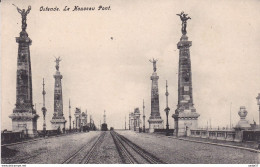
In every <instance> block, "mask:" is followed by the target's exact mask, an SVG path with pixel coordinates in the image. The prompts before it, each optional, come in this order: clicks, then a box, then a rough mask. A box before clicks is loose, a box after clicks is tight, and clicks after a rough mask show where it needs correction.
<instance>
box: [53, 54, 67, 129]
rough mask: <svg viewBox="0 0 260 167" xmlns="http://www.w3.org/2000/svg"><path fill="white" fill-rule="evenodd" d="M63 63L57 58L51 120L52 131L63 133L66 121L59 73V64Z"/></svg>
mask: <svg viewBox="0 0 260 167" xmlns="http://www.w3.org/2000/svg"><path fill="white" fill-rule="evenodd" d="M60 61H61V59H60V58H56V60H55V62H56V66H55V67H56V73H55V75H53V77H54V79H55V85H54V113H53V117H52V120H51V124H52V129H53V130H57V129H60V130H61V131H63V129H65V124H66V122H67V121H66V120H65V118H64V116H63V99H62V85H61V79H62V75H61V74H60V71H59V62H60Z"/></svg>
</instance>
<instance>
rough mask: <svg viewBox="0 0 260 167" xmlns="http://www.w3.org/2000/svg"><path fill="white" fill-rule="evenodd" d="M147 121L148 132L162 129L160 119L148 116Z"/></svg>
mask: <svg viewBox="0 0 260 167" xmlns="http://www.w3.org/2000/svg"><path fill="white" fill-rule="evenodd" d="M148 122H149V133H153V132H154V129H163V120H162V119H153V118H151V117H150V119H149V120H148Z"/></svg>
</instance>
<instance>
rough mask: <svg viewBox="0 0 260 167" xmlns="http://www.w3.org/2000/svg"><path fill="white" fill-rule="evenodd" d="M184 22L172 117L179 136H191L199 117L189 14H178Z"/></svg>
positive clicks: (179, 43)
mask: <svg viewBox="0 0 260 167" xmlns="http://www.w3.org/2000/svg"><path fill="white" fill-rule="evenodd" d="M177 15H179V16H180V18H181V20H182V37H181V39H180V41H179V42H178V44H177V47H178V49H179V74H178V105H177V109H176V110H175V114H173V115H172V117H173V118H174V122H175V131H176V132H177V133H178V136H185V135H189V131H190V129H196V128H197V126H198V123H197V122H198V117H199V116H200V115H199V114H198V113H196V109H195V108H194V104H193V95H192V78H191V60H190V49H189V48H190V46H191V41H188V37H187V36H186V33H187V31H186V26H187V20H188V19H190V17H187V14H184V12H182V13H181V14H177Z"/></svg>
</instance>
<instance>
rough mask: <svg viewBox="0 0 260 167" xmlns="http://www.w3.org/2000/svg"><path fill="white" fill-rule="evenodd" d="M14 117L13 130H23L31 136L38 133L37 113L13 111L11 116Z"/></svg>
mask: <svg viewBox="0 0 260 167" xmlns="http://www.w3.org/2000/svg"><path fill="white" fill-rule="evenodd" d="M9 117H10V118H11V119H12V128H13V132H21V131H23V132H24V133H25V134H27V135H28V136H29V137H35V136H36V135H37V119H38V117H39V116H38V115H37V114H32V113H13V114H12V115H10V116H9Z"/></svg>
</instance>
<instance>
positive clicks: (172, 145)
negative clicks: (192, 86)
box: [1, 131, 260, 164]
mask: <svg viewBox="0 0 260 167" xmlns="http://www.w3.org/2000/svg"><path fill="white" fill-rule="evenodd" d="M117 132H118V133H119V134H121V135H123V136H125V137H126V138H128V139H129V140H131V141H132V142H133V143H135V144H137V145H138V146H140V147H142V148H143V149H145V150H146V151H148V152H149V153H152V154H153V155H155V156H156V157H158V158H159V159H161V160H162V161H163V162H167V163H172V164H175V163H176V164H181V163H185V164H190V163H197V164H198V163H206V164H208V163H217V164H229V163H234V164H237V163H245V164H259V162H260V161H259V160H260V154H259V153H254V152H250V151H246V150H240V149H234V148H227V147H221V146H214V145H209V144H202V143H194V142H188V141H181V140H178V139H174V138H172V137H166V136H156V135H152V134H143V133H135V132H132V131H117ZM100 134H101V132H89V133H79V134H73V135H68V136H62V137H55V138H47V139H44V140H39V141H35V142H31V143H23V144H17V145H13V146H7V147H5V148H2V151H3V150H4V151H6V152H7V151H8V152H9V155H7V154H6V152H5V153H4V154H3V152H2V158H1V160H2V161H1V163H2V164H5V163H18V164H21V163H23V164H37V163H41V164H55V163H56V164H60V163H62V162H64V160H66V159H67V158H69V157H70V156H71V155H73V154H74V153H75V152H77V151H78V150H80V149H81V148H83V147H84V149H82V150H81V151H80V152H79V153H80V154H79V155H77V157H76V158H74V159H73V160H72V161H71V162H70V163H80V159H81V158H82V157H84V155H86V154H87V153H88V152H89V150H90V149H91V147H92V145H94V143H95V141H96V140H97V139H98V138H99V136H100ZM88 163H101V164H108V163H114V164H115V163H123V161H122V157H120V155H119V154H118V150H117V147H116V145H115V143H114V140H113V138H112V136H111V134H110V132H105V135H104V137H103V138H102V141H101V143H100V144H99V145H98V147H96V149H95V151H94V152H93V156H92V157H91V158H90V160H89V161H88Z"/></svg>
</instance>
